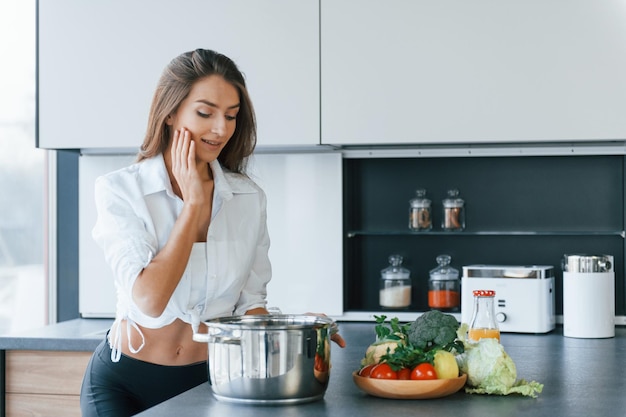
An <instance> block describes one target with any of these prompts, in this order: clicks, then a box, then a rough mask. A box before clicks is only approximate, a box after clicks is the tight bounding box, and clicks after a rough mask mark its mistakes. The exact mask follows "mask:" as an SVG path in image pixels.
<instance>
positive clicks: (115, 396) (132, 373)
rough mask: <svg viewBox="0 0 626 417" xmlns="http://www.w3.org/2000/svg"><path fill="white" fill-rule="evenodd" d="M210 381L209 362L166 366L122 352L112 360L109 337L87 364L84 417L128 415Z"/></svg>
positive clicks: (83, 401) (84, 387)
mask: <svg viewBox="0 0 626 417" xmlns="http://www.w3.org/2000/svg"><path fill="white" fill-rule="evenodd" d="M204 382H207V364H206V362H202V363H198V364H193V365H186V366H164V365H156V364H153V363H149V362H144V361H140V360H137V359H133V358H130V357H128V356H125V355H122V357H121V359H120V361H119V362H117V363H115V362H111V348H110V347H109V344H108V342H107V341H106V338H105V340H104V341H103V342H102V343H100V345H98V347H97V348H96V350H95V352H94V354H93V355H92V357H91V360H90V361H89V364H88V365H87V370H86V371H85V377H84V379H83V386H82V388H81V393H80V409H81V411H82V416H83V417H126V416H132V415H134V414H137V413H139V412H141V411H143V410H146V409H147V408H150V407H152V406H154V405H156V404H158V403H160V402H163V401H165V400H167V399H169V398H172V397H174V396H176V395H178V394H180V393H181V392H184V391H187V390H189V389H191V388H193V387H195V386H197V385H200V384H202V383H204Z"/></svg>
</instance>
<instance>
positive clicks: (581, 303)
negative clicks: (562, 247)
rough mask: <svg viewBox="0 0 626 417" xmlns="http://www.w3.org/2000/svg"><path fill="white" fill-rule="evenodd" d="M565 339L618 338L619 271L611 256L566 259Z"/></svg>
mask: <svg viewBox="0 0 626 417" xmlns="http://www.w3.org/2000/svg"><path fill="white" fill-rule="evenodd" d="M563 335H564V336H566V337H577V338H606V337H614V336H615V271H614V270H613V257H612V256H610V255H599V256H595V255H564V257H563Z"/></svg>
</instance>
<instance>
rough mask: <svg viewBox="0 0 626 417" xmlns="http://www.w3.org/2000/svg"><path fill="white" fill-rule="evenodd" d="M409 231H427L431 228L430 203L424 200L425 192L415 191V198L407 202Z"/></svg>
mask: <svg viewBox="0 0 626 417" xmlns="http://www.w3.org/2000/svg"><path fill="white" fill-rule="evenodd" d="M409 206H410V207H409V229H411V230H416V231H427V230H431V229H432V228H433V222H432V220H431V208H430V206H431V201H430V200H429V199H428V198H426V190H424V189H423V188H420V189H418V190H415V198H413V199H411V200H410V201H409Z"/></svg>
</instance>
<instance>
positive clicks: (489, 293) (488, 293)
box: [474, 290, 496, 297]
mask: <svg viewBox="0 0 626 417" xmlns="http://www.w3.org/2000/svg"><path fill="white" fill-rule="evenodd" d="M494 295H496V292H495V291H494V290H474V297H493V296H494Z"/></svg>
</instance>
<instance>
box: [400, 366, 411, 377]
mask: <svg viewBox="0 0 626 417" xmlns="http://www.w3.org/2000/svg"><path fill="white" fill-rule="evenodd" d="M398 379H411V368H402V369H400V370H398Z"/></svg>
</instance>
